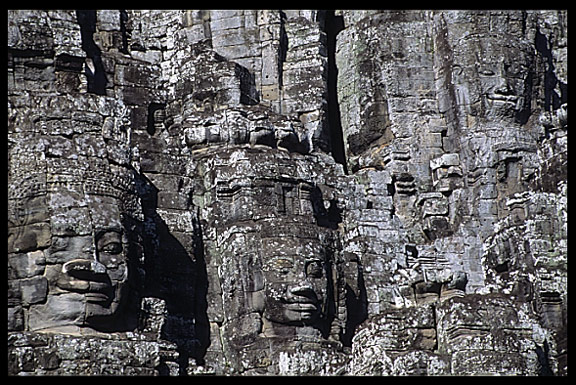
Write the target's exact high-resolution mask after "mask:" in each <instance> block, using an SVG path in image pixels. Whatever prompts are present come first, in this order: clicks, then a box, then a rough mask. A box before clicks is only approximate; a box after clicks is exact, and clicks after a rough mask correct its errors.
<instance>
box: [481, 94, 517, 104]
mask: <svg viewBox="0 0 576 385" xmlns="http://www.w3.org/2000/svg"><path fill="white" fill-rule="evenodd" d="M486 97H487V98H488V100H491V101H497V102H505V103H511V104H516V103H517V102H518V96H516V95H503V94H499V93H490V94H487V95H486Z"/></svg>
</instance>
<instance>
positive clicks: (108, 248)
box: [99, 242, 122, 254]
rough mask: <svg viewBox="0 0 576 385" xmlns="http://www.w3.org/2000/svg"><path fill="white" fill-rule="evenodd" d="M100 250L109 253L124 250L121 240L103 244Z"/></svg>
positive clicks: (118, 252) (117, 252)
mask: <svg viewBox="0 0 576 385" xmlns="http://www.w3.org/2000/svg"><path fill="white" fill-rule="evenodd" d="M99 251H100V252H104V253H107V254H120V253H121V252H122V244H121V243H120V242H110V243H108V244H106V245H104V246H102V247H101V248H100V250H99Z"/></svg>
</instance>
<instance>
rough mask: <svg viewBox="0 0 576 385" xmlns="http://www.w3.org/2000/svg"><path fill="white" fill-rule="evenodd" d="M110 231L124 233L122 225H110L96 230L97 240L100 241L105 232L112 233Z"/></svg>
mask: <svg viewBox="0 0 576 385" xmlns="http://www.w3.org/2000/svg"><path fill="white" fill-rule="evenodd" d="M110 232H113V233H118V234H119V235H122V234H123V233H124V231H123V230H122V229H121V228H120V227H109V228H104V229H99V230H96V232H95V235H94V240H95V241H96V242H98V241H99V240H100V238H102V236H103V235H104V234H106V233H110Z"/></svg>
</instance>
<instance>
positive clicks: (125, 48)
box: [120, 10, 128, 54]
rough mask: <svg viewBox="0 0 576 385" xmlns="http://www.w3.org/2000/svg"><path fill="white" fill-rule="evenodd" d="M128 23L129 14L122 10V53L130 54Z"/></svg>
mask: <svg viewBox="0 0 576 385" xmlns="http://www.w3.org/2000/svg"><path fill="white" fill-rule="evenodd" d="M127 21H128V12H126V10H120V33H121V34H122V46H121V47H120V52H122V53H125V54H128V30H127V29H126V22H127Z"/></svg>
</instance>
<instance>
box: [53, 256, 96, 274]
mask: <svg viewBox="0 0 576 385" xmlns="http://www.w3.org/2000/svg"><path fill="white" fill-rule="evenodd" d="M62 272H63V273H64V274H69V275H72V276H79V275H80V276H82V275H86V274H105V273H106V266H104V265H103V264H101V263H100V262H98V261H96V260H91V259H73V260H71V261H68V262H66V263H65V264H64V265H63V266H62Z"/></svg>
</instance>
